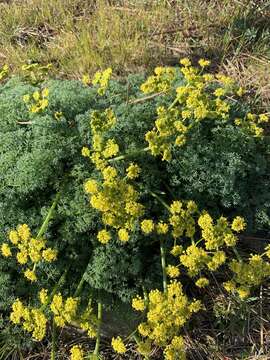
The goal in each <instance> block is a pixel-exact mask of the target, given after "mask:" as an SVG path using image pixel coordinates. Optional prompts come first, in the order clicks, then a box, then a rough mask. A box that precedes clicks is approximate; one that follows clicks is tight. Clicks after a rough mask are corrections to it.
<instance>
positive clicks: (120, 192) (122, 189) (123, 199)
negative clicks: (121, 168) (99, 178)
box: [85, 166, 143, 243]
mask: <svg viewBox="0 0 270 360" xmlns="http://www.w3.org/2000/svg"><path fill="white" fill-rule="evenodd" d="M102 175H103V177H104V181H103V183H102V184H100V186H99V187H100V189H99V190H98V191H95V192H92V194H91V197H90V203H91V205H92V207H93V208H95V209H97V210H99V211H100V212H101V213H102V221H103V223H104V225H105V226H110V227H112V228H114V229H116V230H117V231H118V238H119V240H120V241H122V242H126V241H128V239H129V233H130V231H132V230H133V229H134V226H135V223H136V221H137V219H138V218H139V217H140V216H141V215H142V214H143V206H142V205H141V204H140V203H139V202H138V199H139V193H138V192H137V191H136V190H135V189H134V187H133V186H132V185H130V184H129V183H128V182H127V180H125V179H124V178H120V177H119V176H118V174H117V172H116V169H115V168H113V167H111V166H110V167H106V168H105V169H104V170H103V171H102ZM88 185H90V184H89V183H88ZM91 185H92V190H93V182H92V183H91ZM85 188H88V189H89V187H88V186H87V183H86V186H85ZM110 239H111V235H110V233H109V232H108V231H107V230H106V229H103V230H101V231H100V232H99V234H98V240H99V241H100V242H102V243H107V242H108V241H109V240H110Z"/></svg>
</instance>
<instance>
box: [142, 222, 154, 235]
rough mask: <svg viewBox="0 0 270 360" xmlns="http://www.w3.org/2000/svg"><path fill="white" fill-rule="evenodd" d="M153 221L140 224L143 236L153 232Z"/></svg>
mask: <svg viewBox="0 0 270 360" xmlns="http://www.w3.org/2000/svg"><path fill="white" fill-rule="evenodd" d="M154 227H155V225H154V222H153V220H143V221H142V222H141V229H142V231H143V232H144V233H145V234H150V233H151V232H152V231H153V230H154Z"/></svg>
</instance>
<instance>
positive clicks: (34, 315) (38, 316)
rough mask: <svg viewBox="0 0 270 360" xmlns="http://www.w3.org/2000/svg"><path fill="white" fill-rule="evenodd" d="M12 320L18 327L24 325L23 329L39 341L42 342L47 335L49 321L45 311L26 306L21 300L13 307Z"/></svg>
mask: <svg viewBox="0 0 270 360" xmlns="http://www.w3.org/2000/svg"><path fill="white" fill-rule="evenodd" d="M10 320H11V321H12V322H13V323H14V324H16V325H20V324H22V326H23V329H24V330H26V331H27V332H30V333H32V336H33V338H34V339H35V340H37V341H41V340H42V339H43V338H44V336H45V334H46V325H47V319H46V316H45V314H44V313H43V311H42V310H41V309H37V308H30V307H27V306H24V305H23V303H22V302H21V301H20V300H19V299H17V300H16V301H15V302H14V303H13V305H12V312H11V314H10Z"/></svg>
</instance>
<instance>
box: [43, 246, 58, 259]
mask: <svg viewBox="0 0 270 360" xmlns="http://www.w3.org/2000/svg"><path fill="white" fill-rule="evenodd" d="M56 256H57V251H56V250H53V249H51V248H48V249H46V250H43V251H42V257H43V259H44V260H45V261H47V262H52V261H54V260H56Z"/></svg>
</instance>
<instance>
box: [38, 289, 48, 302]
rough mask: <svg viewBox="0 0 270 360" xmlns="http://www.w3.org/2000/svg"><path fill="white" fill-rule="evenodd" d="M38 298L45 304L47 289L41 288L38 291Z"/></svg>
mask: <svg viewBox="0 0 270 360" xmlns="http://www.w3.org/2000/svg"><path fill="white" fill-rule="evenodd" d="M38 295H39V299H40V302H41V304H43V305H44V304H46V303H47V301H48V290H47V289H41V290H40V292H39V294H38Z"/></svg>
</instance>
